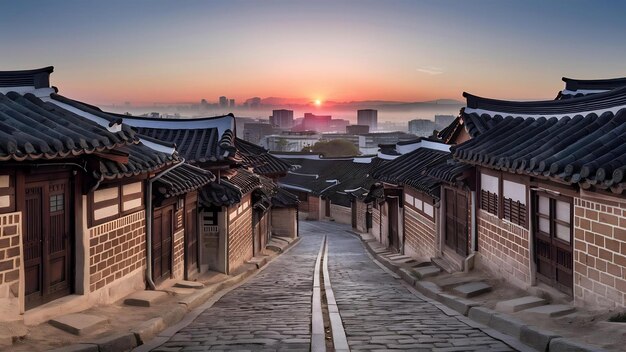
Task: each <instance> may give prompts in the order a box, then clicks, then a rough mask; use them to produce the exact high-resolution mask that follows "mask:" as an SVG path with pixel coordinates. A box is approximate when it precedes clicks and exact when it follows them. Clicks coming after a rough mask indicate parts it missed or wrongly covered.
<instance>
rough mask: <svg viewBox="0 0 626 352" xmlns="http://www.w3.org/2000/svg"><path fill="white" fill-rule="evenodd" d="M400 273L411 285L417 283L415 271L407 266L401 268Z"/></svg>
mask: <svg viewBox="0 0 626 352" xmlns="http://www.w3.org/2000/svg"><path fill="white" fill-rule="evenodd" d="M398 274H400V277H401V278H402V280H404V281H406V282H407V283H408V284H409V285H411V286H413V285H415V276H413V273H412V272H411V271H410V270H408V269H405V268H400V271H399V272H398Z"/></svg>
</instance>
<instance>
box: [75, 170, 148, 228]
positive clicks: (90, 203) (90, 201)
mask: <svg viewBox="0 0 626 352" xmlns="http://www.w3.org/2000/svg"><path fill="white" fill-rule="evenodd" d="M126 181H127V182H124V181H116V182H109V183H106V184H103V185H102V187H99V188H98V189H96V190H94V191H91V192H89V194H87V221H88V223H89V227H94V226H98V225H102V224H104V223H107V222H110V221H113V220H115V219H119V218H122V217H124V216H127V215H130V214H133V213H136V212H138V211H140V210H142V209H145V199H144V198H145V191H146V190H145V184H144V182H143V180H137V179H129V180H126ZM128 181H131V182H128ZM136 182H141V197H140V198H139V199H140V200H141V204H140V205H139V206H137V207H134V208H132V209H128V210H124V202H126V201H128V200H129V199H131V198H129V196H128V195H126V196H123V186H124V185H128V184H131V183H136ZM113 187H117V198H116V199H110V200H107V201H104V202H103V203H105V204H106V205H108V206H110V205H113V204H116V203H115V200H117V206H118V213H117V215H112V216H108V217H105V218H102V219H97V220H96V219H95V218H94V212H95V210H96V208H95V203H94V194H95V192H96V191H100V190H104V189H108V188H113Z"/></svg>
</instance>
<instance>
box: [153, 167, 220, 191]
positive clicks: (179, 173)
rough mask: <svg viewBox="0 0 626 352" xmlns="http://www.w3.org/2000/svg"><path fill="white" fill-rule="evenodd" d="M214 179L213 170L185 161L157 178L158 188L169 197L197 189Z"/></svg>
mask: <svg viewBox="0 0 626 352" xmlns="http://www.w3.org/2000/svg"><path fill="white" fill-rule="evenodd" d="M214 180H215V176H214V175H213V174H212V173H211V172H209V171H206V170H203V169H200V168H198V167H195V166H192V165H189V164H187V163H185V164H183V165H181V166H179V167H177V168H175V169H173V170H172V171H170V172H168V173H166V174H165V175H163V177H161V178H160V179H159V180H157V181H156V183H157V187H156V189H157V190H158V192H159V193H160V194H162V195H163V196H164V197H165V198H169V197H172V196H177V195H181V194H185V193H187V192H191V191H195V190H196V189H198V188H200V187H202V186H204V185H206V184H208V183H209V182H212V181H214Z"/></svg>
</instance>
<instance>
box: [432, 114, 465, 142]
mask: <svg viewBox="0 0 626 352" xmlns="http://www.w3.org/2000/svg"><path fill="white" fill-rule="evenodd" d="M462 129H463V122H462V120H461V115H459V116H457V117H456V118H455V119H454V121H452V123H451V124H450V125H448V126H447V127H446V128H444V129H442V130H441V131H439V133H437V137H439V138H441V139H442V140H443V141H444V143H450V141H452V140H453V139H454V138H455V137H456V136H458V134H459V133H460V132H461V130H462Z"/></svg>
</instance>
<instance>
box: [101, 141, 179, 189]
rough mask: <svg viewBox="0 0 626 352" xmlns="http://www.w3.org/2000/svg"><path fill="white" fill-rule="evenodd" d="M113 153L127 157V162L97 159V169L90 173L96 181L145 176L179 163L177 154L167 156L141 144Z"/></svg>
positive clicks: (117, 149) (118, 149)
mask: <svg viewBox="0 0 626 352" xmlns="http://www.w3.org/2000/svg"><path fill="white" fill-rule="evenodd" d="M115 152H117V153H123V154H126V155H128V162H127V163H120V162H117V161H114V160H110V159H107V158H103V157H101V158H98V164H99V167H98V169H97V170H92V171H91V172H92V176H93V177H94V178H95V179H96V180H99V181H102V180H105V179H106V180H111V179H116V178H123V177H131V176H137V175H141V174H147V173H149V172H153V171H157V170H159V169H161V168H163V167H165V166H170V165H173V164H175V163H177V162H179V161H180V158H179V156H178V154H177V153H173V154H169V153H164V152H161V151H157V150H154V149H152V148H149V147H147V146H146V145H144V144H143V143H141V142H139V143H138V144H131V145H126V146H123V147H119V148H116V149H115Z"/></svg>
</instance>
